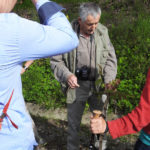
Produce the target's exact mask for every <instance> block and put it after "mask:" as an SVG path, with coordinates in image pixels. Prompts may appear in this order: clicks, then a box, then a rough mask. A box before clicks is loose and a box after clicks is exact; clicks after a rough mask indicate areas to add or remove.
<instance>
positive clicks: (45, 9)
mask: <svg viewBox="0 0 150 150" xmlns="http://www.w3.org/2000/svg"><path fill="white" fill-rule="evenodd" d="M62 9H63V7H61V6H60V5H58V4H57V3H55V2H46V3H45V4H43V5H42V6H41V7H40V8H39V10H38V15H39V19H40V22H41V23H42V24H46V23H47V21H48V19H49V18H50V17H52V16H53V15H54V14H56V13H57V12H59V11H61V10H62Z"/></svg>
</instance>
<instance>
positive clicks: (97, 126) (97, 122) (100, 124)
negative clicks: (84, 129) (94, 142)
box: [90, 117, 106, 134]
mask: <svg viewBox="0 0 150 150" xmlns="http://www.w3.org/2000/svg"><path fill="white" fill-rule="evenodd" d="M90 127H91V131H92V132H93V133H94V134H101V133H104V132H105V130H106V121H105V120H104V118H103V117H99V118H93V117H91V121H90Z"/></svg>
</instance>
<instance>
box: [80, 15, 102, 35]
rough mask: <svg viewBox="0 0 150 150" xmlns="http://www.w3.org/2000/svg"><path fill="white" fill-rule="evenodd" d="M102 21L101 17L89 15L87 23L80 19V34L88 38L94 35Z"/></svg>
mask: <svg viewBox="0 0 150 150" xmlns="http://www.w3.org/2000/svg"><path fill="white" fill-rule="evenodd" d="M99 20H100V15H97V16H96V17H93V16H91V15H88V16H87V18H86V20H85V21H82V20H81V18H79V19H78V22H79V24H80V33H81V34H83V35H86V36H89V35H91V34H93V33H94V31H95V29H96V27H97V25H98V23H99Z"/></svg>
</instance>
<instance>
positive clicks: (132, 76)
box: [15, 0, 150, 113]
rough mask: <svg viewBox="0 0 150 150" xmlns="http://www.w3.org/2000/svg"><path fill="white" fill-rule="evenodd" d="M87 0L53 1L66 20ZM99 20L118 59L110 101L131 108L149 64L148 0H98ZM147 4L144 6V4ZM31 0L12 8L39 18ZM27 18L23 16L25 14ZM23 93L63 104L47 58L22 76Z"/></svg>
mask: <svg viewBox="0 0 150 150" xmlns="http://www.w3.org/2000/svg"><path fill="white" fill-rule="evenodd" d="M86 1H90V0H61V1H60V0H56V2H58V3H61V4H63V5H64V7H66V8H67V11H66V13H67V14H68V15H69V20H70V21H72V20H73V19H75V18H77V16H78V14H77V8H78V6H79V3H81V2H86ZM95 1H96V2H99V3H100V4H101V8H102V17H101V22H102V23H103V24H104V25H106V26H107V27H108V28H109V34H110V39H111V41H112V43H113V45H114V47H115V50H116V55H117V59H118V74H117V78H118V79H120V80H121V83H120V85H119V87H118V91H117V93H118V94H117V96H116V98H114V97H113V98H112V100H111V101H110V104H111V105H110V106H111V108H115V109H116V107H117V110H122V111H123V112H124V113H127V112H129V111H131V110H132V109H133V108H134V107H135V106H136V105H137V104H138V102H139V100H140V94H141V91H142V89H143V86H144V83H145V79H146V74H147V70H148V68H149V66H150V36H149V35H150V34H149V31H150V25H149V24H150V16H149V9H147V8H149V4H150V3H149V0H144V1H141V0H135V1H132V0H122V1H118V0H113V2H112V1H109V0H107V1H99V0H95ZM145 4H146V5H145ZM32 8H33V4H32V3H31V2H30V0H25V1H24V2H23V4H18V5H17V6H16V7H15V11H17V12H18V11H19V12H21V14H23V16H24V13H25V14H26V15H27V18H30V19H33V20H38V19H37V14H36V13H35V12H36V11H35V8H34V9H32ZM25 17H26V16H25ZM22 78H23V93H24V96H25V99H26V100H27V101H35V102H36V103H42V104H44V105H46V106H47V107H60V106H62V105H63V106H64V105H65V97H64V96H63V94H62V92H61V89H60V85H59V83H58V82H57V81H56V80H55V79H54V77H53V74H52V72H51V70H50V66H49V59H46V60H45V59H43V60H38V61H35V62H34V64H33V65H32V66H31V68H30V69H29V70H28V71H27V72H26V73H25V74H24V75H23V77H22Z"/></svg>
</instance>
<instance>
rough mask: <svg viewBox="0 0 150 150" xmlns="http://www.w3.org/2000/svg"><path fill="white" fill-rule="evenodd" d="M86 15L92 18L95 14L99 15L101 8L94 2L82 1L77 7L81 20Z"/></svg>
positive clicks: (83, 19)
mask: <svg viewBox="0 0 150 150" xmlns="http://www.w3.org/2000/svg"><path fill="white" fill-rule="evenodd" d="M88 15H92V16H93V17H94V18H95V17H97V15H101V9H100V7H99V6H98V4H96V3H94V2H87V3H82V4H81V5H80V7H79V16H80V18H81V20H82V21H85V20H86V18H87V16H88Z"/></svg>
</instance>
